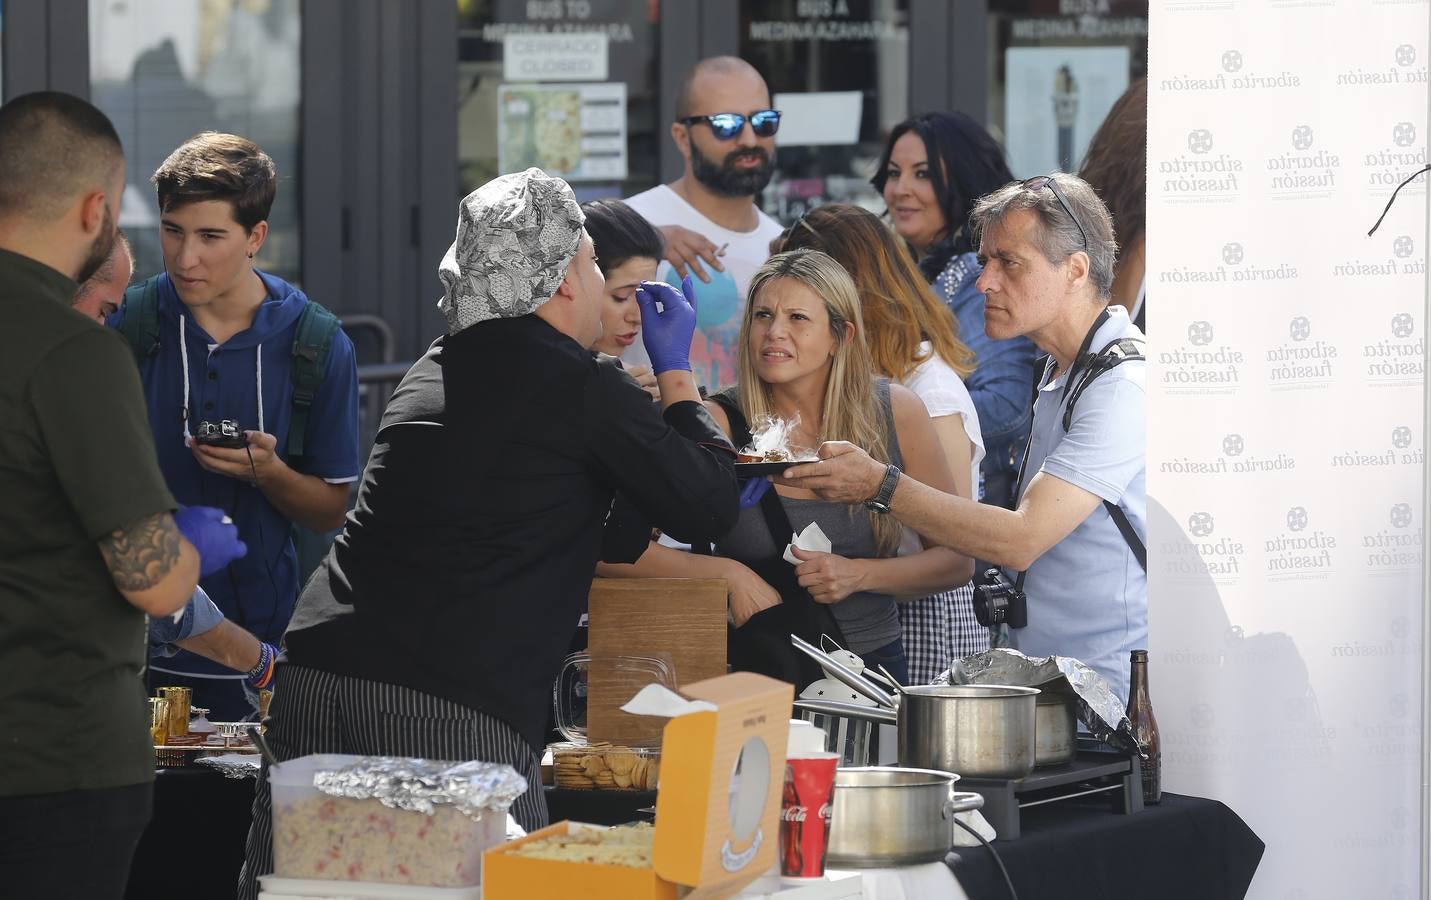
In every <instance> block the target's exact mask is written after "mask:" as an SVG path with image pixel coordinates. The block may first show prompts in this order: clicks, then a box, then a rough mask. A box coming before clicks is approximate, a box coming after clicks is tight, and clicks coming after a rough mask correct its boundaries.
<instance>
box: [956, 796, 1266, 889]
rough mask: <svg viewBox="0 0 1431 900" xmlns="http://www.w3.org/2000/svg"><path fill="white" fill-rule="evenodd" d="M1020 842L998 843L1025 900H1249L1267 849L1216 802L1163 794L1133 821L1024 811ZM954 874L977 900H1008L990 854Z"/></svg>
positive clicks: (1094, 811) (1074, 811) (1056, 810)
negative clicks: (1250, 887)
mask: <svg viewBox="0 0 1431 900" xmlns="http://www.w3.org/2000/svg"><path fill="white" fill-rule="evenodd" d="M1020 822H1021V827H1022V834H1021V835H1020V837H1019V838H1018V839H1017V840H1013V841H995V842H994V849H995V850H997V851H998V852H999V855H1000V856H1001V857H1002V858H1003V860H1004V865H1005V866H1006V867H1008V870H1009V875H1010V876H1011V877H1012V878H1013V881H1014V887H1015V888H1016V889H1017V890H1018V892H1019V898H1020V900H1039V898H1058V900H1067V898H1079V900H1084V898H1087V900H1094V898H1105V897H1106V898H1109V900H1113V898H1117V900H1128V898H1130V897H1157V898H1159V900H1221V898H1241V897H1243V896H1245V895H1246V893H1247V888H1248V885H1250V884H1251V883H1252V875H1253V873H1254V872H1256V871H1257V864H1258V862H1259V861H1260V860H1261V859H1262V850H1263V844H1262V840H1261V839H1260V838H1258V837H1257V835H1256V834H1253V832H1252V829H1250V828H1248V827H1247V825H1246V823H1244V822H1243V821H1242V819H1241V818H1239V817H1238V815H1237V814H1236V813H1234V812H1233V811H1232V810H1230V809H1228V808H1227V807H1226V806H1224V805H1222V804H1221V803H1219V802H1217V801H1216V800H1204V799H1201V798H1199V797H1184V796H1181V795H1178V794H1163V802H1162V803H1160V804H1158V805H1157V806H1149V807H1146V808H1144V810H1143V811H1142V812H1139V813H1134V814H1132V815H1128V816H1123V815H1117V814H1115V813H1112V812H1109V811H1108V804H1107V802H1106V801H1105V802H1096V801H1095V802H1092V803H1085V802H1080V801H1077V800H1066V801H1061V802H1059V803H1049V804H1046V805H1044V806H1039V807H1032V808H1029V809H1025V810H1023V813H1022V817H1021V819H1020ZM949 864H950V867H951V868H952V869H953V870H954V875H955V876H956V877H957V878H958V879H959V883H960V884H961V885H963V887H964V891H965V893H967V894H968V895H969V900H1005V898H1007V897H1008V896H1009V892H1008V887H1007V886H1006V885H1005V884H1004V879H1003V876H1002V875H1001V874H999V868H998V866H997V865H996V864H995V863H994V861H993V859H992V858H991V857H990V856H989V851H988V850H986V849H984V848H983V847H969V848H963V847H961V848H960V849H959V851H958V852H957V853H956V854H951V856H950V863H949Z"/></svg>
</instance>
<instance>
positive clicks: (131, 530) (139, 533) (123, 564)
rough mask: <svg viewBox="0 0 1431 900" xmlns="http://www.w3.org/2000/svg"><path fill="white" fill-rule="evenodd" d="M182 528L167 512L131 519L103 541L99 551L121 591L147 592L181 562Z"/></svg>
mask: <svg viewBox="0 0 1431 900" xmlns="http://www.w3.org/2000/svg"><path fill="white" fill-rule="evenodd" d="M179 546H180V545H179V529H178V528H177V527H176V526H175V525H174V517H173V516H171V515H170V514H169V513H167V512H163V513H159V514H157V515H153V516H149V517H147V518H144V519H140V520H139V521H137V522H131V523H130V524H129V525H127V526H125V527H124V528H120V529H118V530H116V531H113V532H110V535H109V537H107V538H104V539H102V540H101V541H100V542H99V552H100V553H101V554H103V556H104V562H105V565H107V566H109V573H110V575H111V576H113V578H114V584H115V586H116V587H118V588H119V589H120V590H121V591H145V590H148V589H149V588H152V587H154V586H155V585H157V584H158V583H159V582H161V581H163V580H164V577H165V576H166V575H168V574H169V571H170V570H171V569H173V568H174V566H175V565H176V564H177V563H178V562H179Z"/></svg>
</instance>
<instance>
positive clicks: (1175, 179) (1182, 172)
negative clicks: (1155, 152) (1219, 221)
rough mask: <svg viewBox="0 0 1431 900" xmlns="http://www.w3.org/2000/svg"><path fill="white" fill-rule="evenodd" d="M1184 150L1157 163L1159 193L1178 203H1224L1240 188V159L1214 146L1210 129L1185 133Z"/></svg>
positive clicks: (1214, 141)
mask: <svg viewBox="0 0 1431 900" xmlns="http://www.w3.org/2000/svg"><path fill="white" fill-rule="evenodd" d="M1184 146H1185V148H1186V151H1187V152H1185V153H1181V154H1178V155H1176V156H1173V157H1171V158H1168V159H1163V160H1160V161H1159V162H1158V177H1159V178H1160V179H1161V181H1162V186H1163V193H1164V194H1166V195H1167V197H1168V199H1169V200H1173V201H1174V202H1179V203H1225V202H1227V201H1229V200H1231V199H1232V198H1233V197H1235V196H1236V195H1237V194H1238V193H1239V192H1240V191H1241V190H1242V183H1241V177H1242V171H1243V165H1242V160H1240V159H1237V158H1235V157H1233V156H1229V155H1228V154H1226V153H1223V152H1220V151H1219V150H1218V149H1217V141H1216V139H1215V138H1214V136H1213V133H1212V131H1210V130H1209V129H1206V128H1194V129H1193V130H1192V131H1189V132H1188V133H1187V138H1186V140H1185V144H1184Z"/></svg>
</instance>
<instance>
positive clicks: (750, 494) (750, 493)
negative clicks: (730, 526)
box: [740, 475, 770, 509]
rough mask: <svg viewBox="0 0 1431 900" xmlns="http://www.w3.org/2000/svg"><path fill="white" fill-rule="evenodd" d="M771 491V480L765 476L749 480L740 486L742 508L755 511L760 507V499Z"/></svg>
mask: <svg viewBox="0 0 1431 900" xmlns="http://www.w3.org/2000/svg"><path fill="white" fill-rule="evenodd" d="M768 490H770V479H769V478H766V477H765V476H763V475H762V476H761V477H759V478H747V479H746V480H745V481H743V482H741V485H740V508H741V509H754V508H755V507H757V506H759V505H760V498H761V497H764V496H765V492H766V491H768Z"/></svg>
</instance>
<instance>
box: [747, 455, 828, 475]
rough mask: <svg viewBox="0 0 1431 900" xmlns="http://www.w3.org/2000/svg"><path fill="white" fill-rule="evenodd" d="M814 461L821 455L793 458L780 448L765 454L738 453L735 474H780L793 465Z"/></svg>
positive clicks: (817, 460)
mask: <svg viewBox="0 0 1431 900" xmlns="http://www.w3.org/2000/svg"><path fill="white" fill-rule="evenodd" d="M812 462H819V457H815V456H811V457H802V458H800V459H793V458H791V457H790V456H789V455H787V454H785V453H784V452H781V451H778V450H770V451H766V452H765V453H764V454H763V455H756V454H754V453H737V454H736V457H735V475H736V477H737V478H751V477H753V476H757V475H779V474H780V473H782V472H784V471H785V470H786V469H788V468H790V467H791V466H798V465H801V464H802V463H812Z"/></svg>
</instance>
